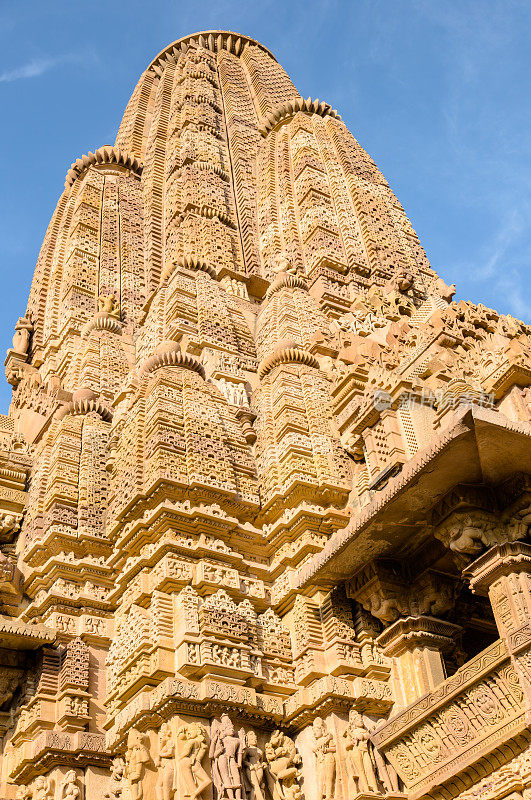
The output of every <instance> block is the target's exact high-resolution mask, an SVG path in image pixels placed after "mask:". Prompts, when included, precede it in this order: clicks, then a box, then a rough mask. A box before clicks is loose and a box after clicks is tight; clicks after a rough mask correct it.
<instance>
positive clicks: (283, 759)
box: [265, 730, 302, 800]
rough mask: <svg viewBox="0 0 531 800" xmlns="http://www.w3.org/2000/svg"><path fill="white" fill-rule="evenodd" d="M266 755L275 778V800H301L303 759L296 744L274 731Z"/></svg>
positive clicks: (273, 792)
mask: <svg viewBox="0 0 531 800" xmlns="http://www.w3.org/2000/svg"><path fill="white" fill-rule="evenodd" d="M265 754H266V758H267V761H268V763H269V769H270V771H271V775H272V778H273V786H272V794H273V800H301V798H302V792H301V788H300V786H299V775H300V771H299V769H298V767H299V765H300V763H301V757H300V755H299V754H298V753H297V750H296V749H295V744H294V742H293V741H292V740H291V739H290V738H289V737H288V736H286V735H285V734H284V733H282V731H279V730H277V731H274V732H273V734H272V735H271V738H270V740H269V741H268V742H267V744H266V746H265Z"/></svg>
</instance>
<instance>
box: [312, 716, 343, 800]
mask: <svg viewBox="0 0 531 800" xmlns="http://www.w3.org/2000/svg"><path fill="white" fill-rule="evenodd" d="M312 733H313V740H314V741H313V745H312V749H313V752H314V755H315V764H316V768H317V787H318V797H319V800H333V798H334V795H335V788H336V769H337V767H336V746H335V744H334V737H333V736H332V734H331V733H330V732H329V731H327V729H326V726H325V724H324V722H323V720H322V719H321V717H316V718H315V719H314V721H313V725H312Z"/></svg>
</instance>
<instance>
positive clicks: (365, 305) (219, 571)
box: [0, 31, 531, 800]
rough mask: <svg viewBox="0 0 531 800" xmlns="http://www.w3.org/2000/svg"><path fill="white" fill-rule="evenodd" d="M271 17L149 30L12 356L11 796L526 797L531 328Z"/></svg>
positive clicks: (1, 478)
mask: <svg viewBox="0 0 531 800" xmlns="http://www.w3.org/2000/svg"><path fill="white" fill-rule="evenodd" d="M454 291H455V290H454V287H453V286H448V285H447V284H446V283H445V282H444V281H443V280H442V279H441V278H439V277H438V276H437V275H436V273H435V272H434V271H433V269H432V268H431V266H430V264H429V262H428V260H427V257H426V254H425V252H424V250H423V249H422V246H421V245H420V242H419V240H418V237H417V235H416V233H415V231H414V230H413V228H412V227H411V223H410V222H409V220H408V218H407V216H406V214H405V213H404V210H403V208H402V206H401V205H400V203H399V202H398V200H397V198H396V197H395V195H394V194H393V192H392V190H391V189H390V188H389V185H388V184H387V182H386V180H385V178H384V177H383V175H382V174H381V173H380V172H379V170H378V168H377V167H376V166H375V164H374V162H373V161H372V160H371V158H370V157H369V156H368V155H367V153H366V152H365V151H364V150H363V149H362V148H361V147H360V145H359V144H358V143H357V141H356V140H355V139H354V137H353V136H352V134H351V133H350V132H349V131H348V130H347V128H346V127H345V125H344V123H343V122H342V121H341V118H340V116H339V115H338V113H337V112H336V111H335V110H333V109H332V108H331V107H330V106H329V105H328V104H327V103H326V102H321V101H319V100H312V99H307V100H305V99H303V98H302V97H301V96H300V95H299V94H298V92H297V90H296V89H295V87H294V86H293V84H292V82H291V80H290V78H289V77H288V76H287V74H286V73H285V72H284V70H283V69H282V67H281V66H280V65H279V64H278V63H277V61H276V60H275V58H274V56H273V55H272V54H271V53H270V52H269V51H268V50H267V49H266V48H265V47H263V46H262V45H260V44H259V43H257V42H255V41H253V40H251V39H248V38H246V37H243V36H239V35H238V34H233V33H226V32H220V31H213V32H207V33H203V34H195V35H192V36H189V37H186V38H184V39H181V40H179V41H177V42H175V43H174V44H172V45H170V46H169V47H167V48H166V49H165V50H163V51H162V52H161V53H160V55H158V56H157V57H156V58H155V60H154V61H153V62H152V63H151V64H150V65H149V66H148V68H147V69H146V71H145V72H144V73H143V74H142V76H141V78H140V80H139V82H138V85H137V87H136V89H135V90H134V92H133V95H132V97H131V100H130V102H129V104H128V106H127V108H126V111H125V114H124V117H123V120H122V123H121V125H120V129H119V132H118V136H117V139H116V142H115V144H114V145H112V146H111V145H105V146H103V147H100V148H99V149H97V150H96V151H95V152H94V153H89V154H88V155H85V156H82V157H81V158H79V159H78V160H77V161H75V163H74V164H73V165H72V167H71V169H70V170H69V171H68V173H67V176H66V181H65V189H64V192H63V193H62V195H61V197H60V199H59V202H58V204H57V208H56V210H55V212H54V214H53V217H52V220H51V222H50V225H49V228H48V231H47V233H46V236H45V239H44V243H43V246H42V250H41V253H40V256H39V259H38V262H37V266H36V269H35V276H34V279H33V284H32V287H31V292H30V297H29V303H28V307H27V310H26V312H25V314H24V316H23V317H21V318H20V320H19V322H18V324H17V327H16V332H15V336H14V339H13V348H12V349H10V350H9V351H8V354H7V359H6V376H7V380H8V381H9V383H10V384H11V385H12V387H13V400H12V403H11V407H10V409H9V414H8V415H6V416H2V417H0V603H1V617H0V737H1V739H0V740H1V742H2V745H1V772H0V797H1V798H2V799H3V800H14V798H18V800H29V799H30V798H31V800H63V799H64V798H68V799H69V800H70V799H72V800H103V798H108V800H303V799H304V800H353V798H355V797H360V798H366V797H388V798H398V797H408V798H411V800H416V799H417V798H421V797H430V798H434V799H436V800H451V799H452V798H459V800H472V798H489V799H490V800H502V798H511V800H517V799H518V798H528V797H529V796H530V792H531V788H528V787H531V756H530V755H529V753H528V750H527V747H528V741H529V739H530V738H531V736H530V734H529V731H528V723H529V720H530V719H531V684H530V682H531V624H530V622H531V547H530V545H529V544H528V543H527V541H526V539H527V534H528V527H529V524H530V522H531V480H530V477H529V475H528V474H527V473H528V472H531V468H530V464H529V452H530V447H529V442H530V430H531V429H530V418H531V412H530V399H531V398H530V389H529V388H528V387H529V386H531V369H530V366H529V354H530V350H531V348H530V342H531V335H530V334H531V331H530V329H529V328H528V327H527V326H526V325H525V324H524V323H522V322H520V321H518V320H516V319H513V318H512V317H509V316H504V315H503V314H500V313H498V312H496V311H493V310H491V309H488V308H486V307H484V306H482V305H476V304H474V303H473V302H468V301H461V302H459V303H456V302H453V301H452V297H453V294H454Z"/></svg>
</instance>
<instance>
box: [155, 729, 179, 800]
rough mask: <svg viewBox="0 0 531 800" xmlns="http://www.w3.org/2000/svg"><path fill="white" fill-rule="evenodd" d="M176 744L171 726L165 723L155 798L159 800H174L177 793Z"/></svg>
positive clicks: (161, 732)
mask: <svg viewBox="0 0 531 800" xmlns="http://www.w3.org/2000/svg"><path fill="white" fill-rule="evenodd" d="M174 754H175V744H174V742H173V737H172V732H171V728H170V726H169V724H168V723H167V722H163V723H162V725H161V726H160V730H159V754H158V757H157V760H156V762H155V763H156V766H157V767H158V773H157V784H156V787H155V796H156V798H157V800H172V797H173V794H174V791H175V759H174Z"/></svg>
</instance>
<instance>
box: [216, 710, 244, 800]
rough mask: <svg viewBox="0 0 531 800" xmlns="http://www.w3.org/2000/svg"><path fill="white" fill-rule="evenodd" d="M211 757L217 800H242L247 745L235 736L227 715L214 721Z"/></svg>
mask: <svg viewBox="0 0 531 800" xmlns="http://www.w3.org/2000/svg"><path fill="white" fill-rule="evenodd" d="M211 737H212V740H211V742H210V752H209V756H210V758H211V759H212V777H213V780H214V786H215V788H216V795H217V800H242V790H243V780H242V771H241V770H242V759H243V752H244V749H245V743H244V742H243V741H242V739H241V738H239V737H238V736H236V735H235V733H234V725H233V724H232V721H231V719H230V718H229V717H228V716H227V714H222V715H221V719H220V720H214V721H213V723H212V729H211Z"/></svg>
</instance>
